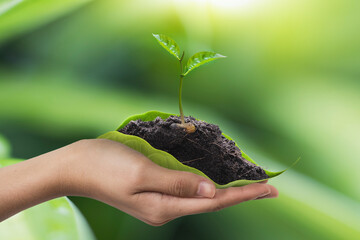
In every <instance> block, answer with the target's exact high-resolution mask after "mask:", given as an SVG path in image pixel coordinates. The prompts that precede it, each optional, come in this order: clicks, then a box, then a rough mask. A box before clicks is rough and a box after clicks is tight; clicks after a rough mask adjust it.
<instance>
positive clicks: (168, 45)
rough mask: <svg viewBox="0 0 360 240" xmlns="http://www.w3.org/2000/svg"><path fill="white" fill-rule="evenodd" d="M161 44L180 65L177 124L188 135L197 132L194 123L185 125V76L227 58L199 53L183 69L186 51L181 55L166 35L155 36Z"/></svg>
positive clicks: (177, 47) (175, 44) (211, 53)
mask: <svg viewBox="0 0 360 240" xmlns="http://www.w3.org/2000/svg"><path fill="white" fill-rule="evenodd" d="M153 36H154V37H155V38H156V40H157V41H158V42H159V44H160V45H161V46H162V47H163V48H165V49H166V50H167V51H168V52H169V53H170V54H171V55H173V56H174V57H176V59H177V60H178V61H179V65H180V87H179V110H180V118H181V123H180V124H177V125H178V126H179V127H182V128H184V129H185V130H186V132H187V133H193V132H195V130H196V128H195V126H194V125H193V124H192V123H185V120H184V112H183V108H182V103H181V92H182V84H183V79H184V78H185V76H187V75H188V74H189V72H190V71H192V70H193V69H195V68H197V67H199V66H201V65H203V64H205V63H207V62H210V61H213V60H216V59H219V58H225V56H223V55H221V54H218V53H215V52H207V51H204V52H198V53H195V54H194V55H193V56H192V57H190V58H189V60H188V61H187V63H186V65H185V66H184V67H183V60H184V56H185V51H183V52H182V53H181V54H180V47H179V45H178V44H177V43H176V42H175V41H174V40H173V39H172V38H170V37H168V36H166V35H164V34H153Z"/></svg>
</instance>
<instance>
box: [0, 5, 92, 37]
mask: <svg viewBox="0 0 360 240" xmlns="http://www.w3.org/2000/svg"><path fill="white" fill-rule="evenodd" d="M89 1H91V0H61V1H54V0H52V1H50V0H5V1H0V23H1V24H0V43H1V42H3V41H5V40H7V39H9V38H11V37H14V36H16V35H18V34H21V33H23V32H26V31H29V30H31V29H34V28H36V27H38V26H41V25H43V24H46V23H48V22H49V21H52V20H54V19H56V18H58V17H60V16H62V15H64V14H66V13H68V12H70V11H72V10H74V9H76V8H77V7H79V6H81V5H83V4H84V3H87V2H89Z"/></svg>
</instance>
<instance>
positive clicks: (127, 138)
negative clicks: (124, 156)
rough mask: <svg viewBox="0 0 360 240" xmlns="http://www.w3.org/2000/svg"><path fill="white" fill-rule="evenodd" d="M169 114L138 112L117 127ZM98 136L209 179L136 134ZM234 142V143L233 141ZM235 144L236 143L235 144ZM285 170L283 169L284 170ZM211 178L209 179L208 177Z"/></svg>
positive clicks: (234, 184)
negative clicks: (133, 121)
mask: <svg viewBox="0 0 360 240" xmlns="http://www.w3.org/2000/svg"><path fill="white" fill-rule="evenodd" d="M171 115H175V114H170V113H163V112H158V111H149V112H146V113H143V114H139V115H134V116H131V117H129V118H128V119H126V120H125V121H124V122H123V123H122V124H121V125H120V127H119V128H118V129H117V130H119V129H121V128H123V127H124V126H125V125H127V124H128V123H129V122H130V121H132V120H137V119H141V120H142V121H152V120H154V119H155V118H156V117H161V118H162V119H164V120H165V119H167V118H168V117H169V116H171ZM223 135H224V136H225V137H226V138H228V139H230V140H232V139H231V138H230V137H229V136H227V135H225V134H223ZM99 138H106V139H110V140H113V141H117V142H121V143H123V144H125V145H127V146H128V147H130V148H132V149H134V150H136V151H138V152H140V153H142V154H144V155H145V156H146V157H148V158H149V159H150V160H152V161H153V162H154V163H156V164H158V165H160V166H162V167H165V168H169V169H173V170H180V171H187V172H192V173H195V174H198V175H200V176H203V177H206V178H208V179H210V178H209V177H208V176H206V175H205V174H204V173H203V172H201V171H200V170H198V169H196V168H192V167H189V166H186V165H184V164H182V163H181V162H180V161H178V160H177V159H176V158H175V157H174V156H172V155H171V154H169V153H167V152H165V151H161V150H158V149H156V148H153V147H152V146H151V145H150V144H149V143H148V142H147V141H145V140H144V139H142V138H140V137H137V136H132V135H127V134H123V133H120V132H118V131H111V132H108V133H105V134H103V135H101V136H99ZM235 144H236V143H235ZM236 146H237V145H236ZM241 153H242V155H243V157H244V158H245V159H246V160H248V161H250V162H252V163H254V164H256V163H255V162H254V161H253V160H252V159H251V158H250V157H249V156H247V155H246V154H245V153H244V152H243V151H241ZM256 165H257V164H256ZM284 171H285V170H284ZM284 171H280V172H270V171H267V170H265V172H266V174H267V175H268V176H269V177H270V178H273V177H275V176H278V175H280V174H281V173H283V172H284ZM210 180H211V179H210ZM263 180H264V179H263ZM263 180H244V179H242V180H236V181H233V182H230V183H228V184H223V185H221V184H217V183H215V182H214V183H215V185H216V187H217V188H228V187H238V186H244V185H247V184H251V183H255V182H261V181H263Z"/></svg>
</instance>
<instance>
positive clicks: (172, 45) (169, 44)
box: [153, 34, 180, 60]
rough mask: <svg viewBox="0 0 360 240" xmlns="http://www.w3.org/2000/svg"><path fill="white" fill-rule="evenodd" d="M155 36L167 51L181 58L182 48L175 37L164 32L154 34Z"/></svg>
mask: <svg viewBox="0 0 360 240" xmlns="http://www.w3.org/2000/svg"><path fill="white" fill-rule="evenodd" d="M153 36H154V37H155V38H156V40H158V42H159V43H160V45H161V46H162V47H163V48H165V49H166V51H168V52H169V53H170V54H172V55H173V56H175V57H176V58H177V59H178V60H180V48H179V45H177V43H176V42H175V40H174V39H172V38H170V37H168V36H166V35H164V34H153Z"/></svg>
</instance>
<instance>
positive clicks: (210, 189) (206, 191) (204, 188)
mask: <svg viewBox="0 0 360 240" xmlns="http://www.w3.org/2000/svg"><path fill="white" fill-rule="evenodd" d="M197 195H198V196H202V197H207V198H213V197H214V196H215V186H214V185H213V184H211V183H208V182H200V183H199V187H198V190H197Z"/></svg>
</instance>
